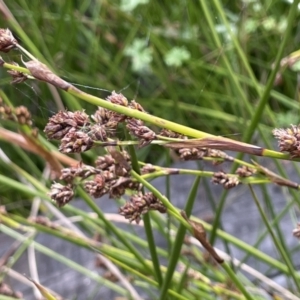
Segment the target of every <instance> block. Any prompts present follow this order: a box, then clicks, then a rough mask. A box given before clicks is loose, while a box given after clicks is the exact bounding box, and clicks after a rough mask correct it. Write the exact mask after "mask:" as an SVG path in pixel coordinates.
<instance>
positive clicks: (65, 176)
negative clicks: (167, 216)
mask: <svg viewBox="0 0 300 300" xmlns="http://www.w3.org/2000/svg"><path fill="white" fill-rule="evenodd" d="M114 151H116V150H111V153H113V152H114ZM116 157H117V158H116ZM129 171H130V157H129V155H128V154H127V152H125V151H123V152H118V154H107V155H104V156H99V157H98V158H97V160H96V162H95V167H92V166H86V165H83V164H82V163H79V164H78V165H77V166H74V167H71V168H65V169H63V170H62V172H61V177H60V180H64V181H65V182H67V185H62V184H60V183H54V184H53V185H52V186H51V190H50V193H49V195H50V197H51V199H52V200H54V201H55V202H56V204H57V205H58V206H59V207H61V206H64V205H65V204H67V203H68V202H70V201H71V200H72V198H73V196H74V190H75V188H76V185H77V183H78V182H80V183H83V186H84V189H85V190H86V192H87V193H89V194H90V195H91V196H93V197H95V198H98V197H101V196H103V195H105V194H108V195H109V196H110V198H120V197H121V196H122V195H123V194H124V193H125V191H126V189H131V190H138V191H139V190H140V189H141V185H140V184H139V183H138V182H136V181H133V180H132V179H131V177H130V173H129Z"/></svg>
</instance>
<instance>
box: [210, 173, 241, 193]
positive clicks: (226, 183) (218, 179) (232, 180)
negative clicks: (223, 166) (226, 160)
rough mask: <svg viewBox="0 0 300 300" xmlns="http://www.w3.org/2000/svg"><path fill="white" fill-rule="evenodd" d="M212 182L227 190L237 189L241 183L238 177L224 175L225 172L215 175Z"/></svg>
mask: <svg viewBox="0 0 300 300" xmlns="http://www.w3.org/2000/svg"><path fill="white" fill-rule="evenodd" d="M212 182H213V183H215V184H221V185H223V187H224V188H225V189H226V190H228V189H231V188H233V187H236V186H237V185H238V184H239V183H240V182H239V179H238V176H235V175H229V174H226V173H224V172H223V171H220V172H216V173H214V175H213V177H212Z"/></svg>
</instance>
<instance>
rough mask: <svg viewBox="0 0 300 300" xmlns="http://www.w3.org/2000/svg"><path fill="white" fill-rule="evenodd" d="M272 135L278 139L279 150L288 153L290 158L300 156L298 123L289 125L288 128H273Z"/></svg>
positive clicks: (299, 126)
mask: <svg viewBox="0 0 300 300" xmlns="http://www.w3.org/2000/svg"><path fill="white" fill-rule="evenodd" d="M273 135H274V136H275V138H277V139H278V140H279V149H280V151H281V152H288V153H290V155H291V157H292V158H296V157H300V125H298V126H295V125H291V127H290V128H287V129H282V128H279V129H277V128H275V129H274V130H273Z"/></svg>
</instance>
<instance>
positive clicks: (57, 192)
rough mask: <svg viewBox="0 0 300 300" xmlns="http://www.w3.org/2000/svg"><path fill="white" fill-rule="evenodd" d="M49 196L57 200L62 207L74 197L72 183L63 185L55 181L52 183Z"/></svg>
mask: <svg viewBox="0 0 300 300" xmlns="http://www.w3.org/2000/svg"><path fill="white" fill-rule="evenodd" d="M49 196H50V198H51V199H52V200H53V201H55V203H56V204H57V206H58V207H62V206H64V205H66V204H67V203H69V202H70V201H71V200H72V199H73V196H74V191H73V187H72V185H70V184H68V185H62V184H60V183H58V182H55V183H53V184H52V185H51V188H50V192H49Z"/></svg>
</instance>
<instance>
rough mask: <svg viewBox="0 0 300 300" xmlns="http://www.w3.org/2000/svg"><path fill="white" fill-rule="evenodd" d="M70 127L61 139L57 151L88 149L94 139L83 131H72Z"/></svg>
mask: <svg viewBox="0 0 300 300" xmlns="http://www.w3.org/2000/svg"><path fill="white" fill-rule="evenodd" d="M74 130H75V129H74V128H72V129H71V130H69V132H68V133H67V134H66V135H65V136H64V137H63V138H62V139H61V144H60V146H59V151H60V152H62V153H82V152H85V151H88V150H90V149H91V148H92V147H93V145H94V141H93V140H92V139H91V137H90V136H89V135H88V134H87V133H85V132H83V131H74Z"/></svg>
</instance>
